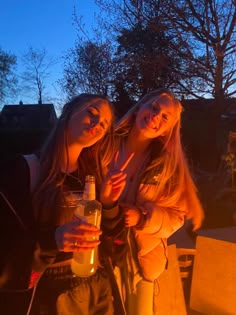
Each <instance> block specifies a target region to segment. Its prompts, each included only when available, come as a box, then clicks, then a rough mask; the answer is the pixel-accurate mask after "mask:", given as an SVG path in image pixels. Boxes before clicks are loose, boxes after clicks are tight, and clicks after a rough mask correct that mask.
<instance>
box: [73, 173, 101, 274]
mask: <svg viewBox="0 0 236 315" xmlns="http://www.w3.org/2000/svg"><path fill="white" fill-rule="evenodd" d="M101 210H102V205H101V203H100V202H99V201H97V200H96V190H95V177H94V176H92V175H87V176H86V178H85V187H84V193H83V200H81V201H80V202H79V203H78V205H77V207H76V209H75V212H74V214H75V216H76V217H78V218H80V219H81V220H83V221H85V222H87V223H90V224H94V225H95V226H96V227H97V228H100V222H101ZM95 239H98V237H88V238H87V240H95ZM97 266H98V247H97V246H96V247H95V248H94V249H91V250H86V251H83V252H79V251H78V252H74V254H73V258H72V262H71V269H72V272H73V273H74V274H76V275H77V276H79V277H89V276H91V275H92V274H94V273H95V272H96V270H97Z"/></svg>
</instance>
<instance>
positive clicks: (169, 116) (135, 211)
mask: <svg viewBox="0 0 236 315" xmlns="http://www.w3.org/2000/svg"><path fill="white" fill-rule="evenodd" d="M181 112H182V106H181V103H180V102H179V101H178V100H177V99H176V98H175V96H174V95H173V94H172V93H171V92H169V91H168V90H165V89H161V90H155V91H152V92H150V93H148V94H147V95H145V96H144V97H143V98H142V99H141V100H140V101H139V102H138V103H137V104H136V105H135V106H134V107H133V108H131V110H130V111H129V112H128V113H127V114H126V115H125V116H124V117H123V118H122V119H121V121H120V122H118V124H117V126H116V131H115V134H116V146H117V150H118V154H116V155H115V157H114V159H113V163H112V164H111V166H110V169H109V171H108V174H107V176H106V180H105V182H104V185H103V188H102V191H101V201H102V203H103V205H104V210H103V225H102V227H103V240H104V244H105V243H107V247H106V249H107V254H108V255H110V256H111V258H112V261H113V264H114V266H118V267H119V269H117V268H115V269H116V270H119V273H118V275H117V277H118V278H119V279H120V283H119V285H120V292H121V295H122V297H123V300H124V305H125V307H126V311H127V314H129V315H133V314H135V315H142V314H145V315H152V314H153V288H154V285H153V284H154V280H155V279H157V278H158V277H159V275H160V274H161V273H162V271H163V270H164V269H165V267H166V265H167V259H168V258H167V257H168V253H167V239H168V237H170V236H171V235H172V234H173V233H174V232H175V231H176V230H178V229H179V228H180V227H181V226H182V225H183V224H184V222H185V220H188V219H191V220H192V224H193V229H194V230H196V229H198V228H199V227H200V226H201V223H202V220H203V218H204V214H203V209H202V206H201V203H200V201H199V199H198V196H197V190H196V187H195V184H194V182H193V180H192V177H191V174H190V171H189V167H188V164H187V161H186V158H185V154H184V151H183V148H182V145H181V139H180V122H181ZM131 154H132V155H133V157H132V159H131V161H130V163H129V164H128V165H127V166H126V168H125V169H124V167H121V168H120V165H123V163H124V162H125V161H126V160H127V159H128V158H129V157H130V155H131ZM117 203H118V206H117Z"/></svg>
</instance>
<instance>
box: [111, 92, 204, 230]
mask: <svg viewBox="0 0 236 315" xmlns="http://www.w3.org/2000/svg"><path fill="white" fill-rule="evenodd" d="M159 96H161V97H164V98H167V99H168V100H170V101H171V102H172V104H173V105H174V109H175V119H174V121H173V125H172V127H171V128H170V129H169V130H168V132H167V133H165V135H163V136H160V137H158V138H155V139H153V140H152V143H151V145H150V147H149V149H150V151H149V152H150V154H149V159H148V163H147V164H146V166H145V168H144V170H143V171H142V174H141V176H140V179H141V181H142V182H144V183H150V179H153V178H154V177H157V176H158V184H157V185H156V188H155V192H154V193H153V200H155V201H157V202H158V205H159V206H160V207H168V208H171V209H176V210H178V209H179V210H180V211H182V210H183V209H184V211H186V217H187V218H188V219H192V223H193V229H197V228H199V227H200V226H201V224H202V221H203V218H204V213H203V209H202V206H201V203H200V201H199V198H198V195H197V189H196V186H195V184H194V182H193V179H192V176H191V174H190V170H189V166H188V163H187V160H186V157H185V154H184V150H183V147H182V143H181V135H180V127H181V123H180V122H181V112H182V106H181V103H180V101H179V100H178V99H176V98H175V96H174V94H173V93H171V92H170V91H168V90H166V89H159V90H154V91H152V92H150V93H148V94H147V95H145V96H144V97H143V98H141V100H140V101H139V102H138V103H137V104H135V105H134V106H133V107H132V108H131V109H130V110H129V111H128V112H127V113H126V115H125V116H124V117H123V118H122V119H121V120H120V121H119V122H118V124H117V125H116V129H115V134H116V137H115V138H116V139H118V143H119V142H120V141H122V139H123V138H124V137H127V136H128V133H129V132H130V130H131V128H132V126H133V124H134V122H135V119H136V113H137V111H138V110H139V108H140V107H141V106H142V105H143V104H144V103H146V102H147V101H149V100H150V99H153V97H159ZM145 187H146V189H148V187H151V185H150V186H149V185H148V184H147V185H145ZM152 187H153V185H152Z"/></svg>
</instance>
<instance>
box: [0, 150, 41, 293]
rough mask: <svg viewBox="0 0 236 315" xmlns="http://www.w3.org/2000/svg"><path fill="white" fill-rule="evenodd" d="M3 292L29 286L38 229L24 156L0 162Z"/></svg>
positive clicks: (0, 281)
mask: <svg viewBox="0 0 236 315" xmlns="http://www.w3.org/2000/svg"><path fill="white" fill-rule="evenodd" d="M0 216H1V218H0V290H6V289H7V290H16V289H18V290H20V289H26V288H27V287H28V285H29V277H30V273H31V265H32V257H33V256H32V255H33V251H34V248H35V228H34V219H33V210H32V204H31V197H30V177H29V168H28V164H27V162H26V160H25V159H24V158H23V157H22V156H16V157H11V158H8V159H7V160H1V161H0Z"/></svg>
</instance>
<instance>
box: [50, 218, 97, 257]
mask: <svg viewBox="0 0 236 315" xmlns="http://www.w3.org/2000/svg"><path fill="white" fill-rule="evenodd" d="M101 233H102V232H101V230H99V229H98V228H97V227H96V226H94V225H93V224H89V223H86V222H83V221H81V220H80V219H75V220H73V221H71V222H68V223H66V224H63V225H61V226H59V227H58V228H57V229H56V232H55V239H56V243H57V247H58V249H59V250H60V251H64V252H75V251H86V250H89V249H93V248H95V247H96V246H97V245H99V243H100V241H99V240H98V237H99V235H101ZM88 239H90V240H88Z"/></svg>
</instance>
